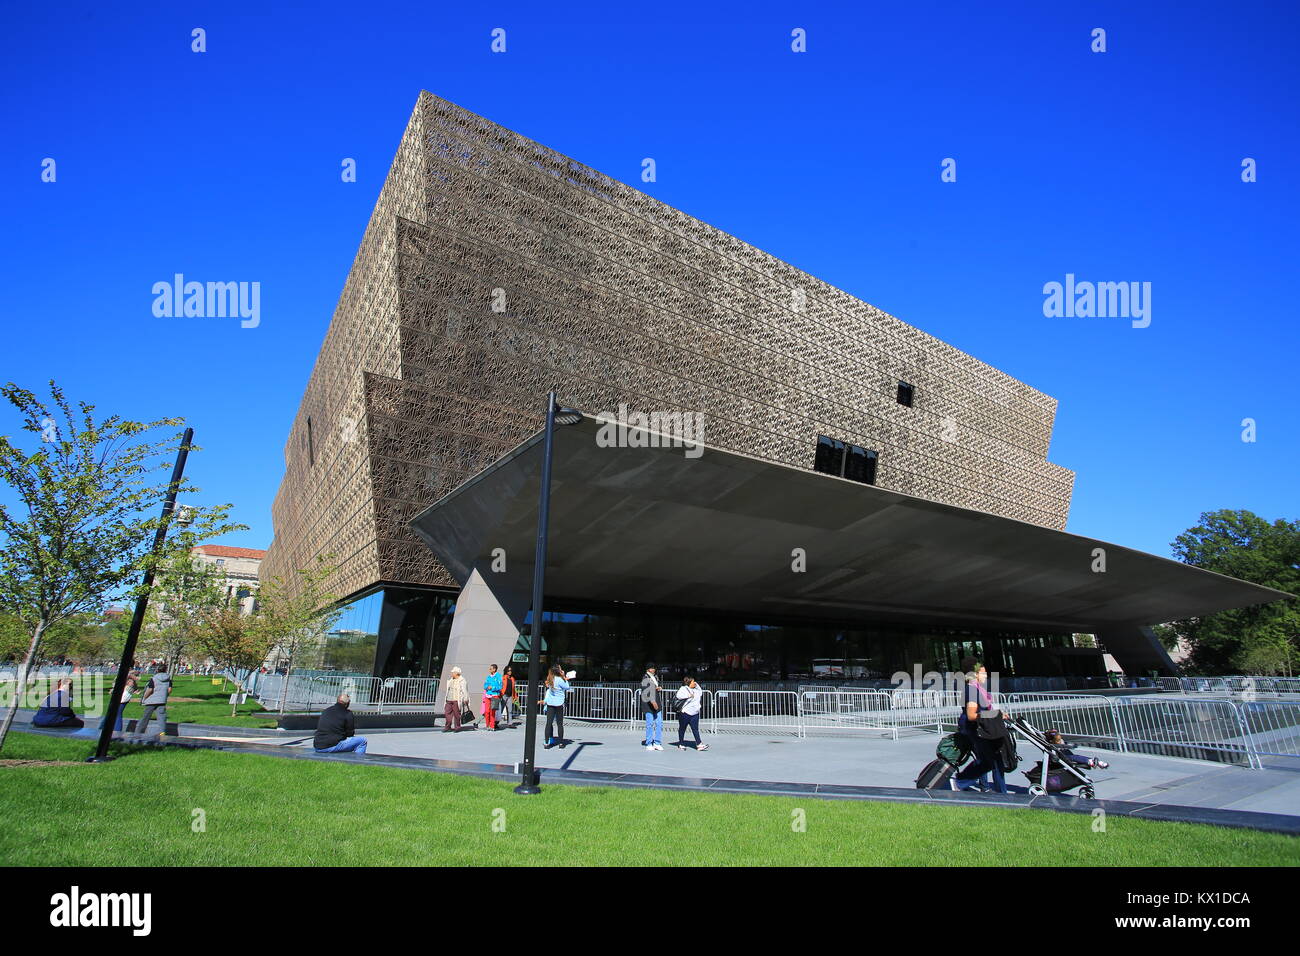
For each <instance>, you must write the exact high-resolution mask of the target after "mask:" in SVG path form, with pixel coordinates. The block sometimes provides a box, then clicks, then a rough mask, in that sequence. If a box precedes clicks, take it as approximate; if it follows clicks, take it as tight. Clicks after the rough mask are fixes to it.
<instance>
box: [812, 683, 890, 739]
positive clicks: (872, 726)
mask: <svg viewBox="0 0 1300 956" xmlns="http://www.w3.org/2000/svg"><path fill="white" fill-rule="evenodd" d="M799 711H800V715H801V717H802V720H803V735H804V736H807V735H808V734H836V733H876V734H883V735H888V736H891V737H893V738H894V739H897V738H898V724H897V723H896V722H895V721H894V719H893V717H894V708H893V701H892V700H891V699H890V695H889V694H887V693H885V692H884V691H881V690H848V691H844V690H836V691H834V692H828V691H824V690H802V691H800V693H799Z"/></svg>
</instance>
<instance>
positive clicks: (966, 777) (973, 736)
mask: <svg viewBox="0 0 1300 956" xmlns="http://www.w3.org/2000/svg"><path fill="white" fill-rule="evenodd" d="M961 667H962V670H963V671H964V672H965V673H966V674H967V678H966V694H965V701H964V703H963V705H962V710H961V713H960V714H959V715H958V716H957V733H959V734H965V735H966V738H967V739H968V740H969V741H970V745H971V753H973V754H974V755H975V759H974V760H972V761H971V762H970V763H969V764H967V766H966V767H964V768H963V769H961V770H959V771H958V772H957V773H956V774H954V775H953V776H952V777H950V778H949V779H950V780H951V781H952V788H953V789H954V790H973V789H975V787H976V786H978V787H979V788H980V789H987V787H988V774H989V772H990V771H992V773H993V790H994V791H995V792H997V793H1006V792H1007V782H1006V774H1005V772H1004V770H1003V767H1002V762H1001V760H1000V759H999V758H998V752H999V751H1000V750H1001V744H1002V741H1001V737H1002V736H1005V735H1006V733H1007V730H1006V727H1005V725H1004V724H1003V722H1004V721H1005V719H1006V716H1007V715H1006V712H1005V711H1002V710H1001V709H999V708H997V707H995V706H994V705H993V697H992V696H991V695H990V694H989V692H988V691H987V690H985V685H986V684H987V683H988V679H989V672H988V670H987V669H986V668H985V667H984V665H983V664H982V663H980V661H978V660H976V659H975V658H973V657H968V658H966V659H965V660H963V661H962V664H961ZM981 725H983V727H984V728H985V732H984V733H981ZM990 730H991V731H992V732H997V731H998V730H1000V731H1001V733H1000V735H998V736H997V737H990V736H986V734H987V733H988V732H989V731H990ZM977 780H978V784H977V783H976V781H977Z"/></svg>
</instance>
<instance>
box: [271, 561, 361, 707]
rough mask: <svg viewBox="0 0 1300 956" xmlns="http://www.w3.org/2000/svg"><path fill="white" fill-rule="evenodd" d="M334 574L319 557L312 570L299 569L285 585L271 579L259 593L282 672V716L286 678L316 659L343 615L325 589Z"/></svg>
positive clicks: (329, 566)
mask: <svg viewBox="0 0 1300 956" xmlns="http://www.w3.org/2000/svg"><path fill="white" fill-rule="evenodd" d="M336 570H337V569H336V568H335V567H334V566H333V565H331V564H330V563H329V559H327V558H325V557H322V556H319V555H318V556H317V558H316V563H315V564H314V565H312V566H311V567H308V568H300V569H299V570H298V572H297V573H296V574H295V575H294V576H293V577H292V578H290V579H289V580H287V581H286V580H283V579H281V578H273V579H271V580H270V581H268V582H266V583H265V584H263V585H262V587H261V589H260V590H259V592H258V605H259V608H260V614H261V616H262V618H263V620H264V622H265V625H264V626H265V627H266V628H267V629H268V630H269V631H270V632H271V634H272V635H273V650H274V651H275V652H276V654H277V657H278V658H279V660H280V662H281V663H282V664H283V666H284V668H285V675H286V680H285V681H284V683H283V690H282V692H281V694H280V713H284V706H285V695H286V694H287V693H288V689H289V681H288V680H287V675H288V674H290V673H291V672H292V671H293V668H294V665H295V664H297V665H298V666H302V664H303V660H304V658H305V657H307V656H308V655H310V656H311V658H312V660H313V662H314V661H315V660H317V659H319V657H320V656H321V653H322V651H323V650H324V647H325V643H326V640H327V635H328V634H329V632H330V631H331V630H333V628H334V625H335V624H337V623H338V619H339V617H340V616H341V615H342V611H341V610H340V609H339V608H338V607H337V599H336V598H335V596H334V595H333V594H331V593H330V592H329V590H328V589H327V588H326V586H325V584H326V582H327V581H328V580H329V579H330V578H331V577H332V576H333V575H334V572H335V571H336Z"/></svg>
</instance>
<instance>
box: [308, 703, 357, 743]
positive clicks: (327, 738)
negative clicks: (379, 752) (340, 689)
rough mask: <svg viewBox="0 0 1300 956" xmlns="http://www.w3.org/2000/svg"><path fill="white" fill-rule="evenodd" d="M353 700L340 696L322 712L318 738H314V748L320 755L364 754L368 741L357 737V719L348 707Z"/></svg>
mask: <svg viewBox="0 0 1300 956" xmlns="http://www.w3.org/2000/svg"><path fill="white" fill-rule="evenodd" d="M351 703H352V698H351V697H349V696H348V695H347V694H339V696H338V698H337V699H336V700H335V701H334V703H332V704H330V706H328V707H326V708H325V709H324V710H322V711H321V714H320V720H319V721H317V723H316V736H315V737H313V738H312V747H313V748H314V749H315V750H316V752H317V753H318V754H350V753H358V754H363V753H365V752H366V745H367V744H368V741H367V740H366V738H365V737H358V736H357V722H356V718H355V717H353V716H352V711H351V710H349V709H348V706H349V705H350V704H351Z"/></svg>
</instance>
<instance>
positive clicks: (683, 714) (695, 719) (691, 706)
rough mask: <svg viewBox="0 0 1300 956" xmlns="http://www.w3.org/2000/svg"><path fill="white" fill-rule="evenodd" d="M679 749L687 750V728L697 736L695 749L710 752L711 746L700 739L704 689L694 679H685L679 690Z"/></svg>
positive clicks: (688, 677)
mask: <svg viewBox="0 0 1300 956" xmlns="http://www.w3.org/2000/svg"><path fill="white" fill-rule="evenodd" d="M677 700H678V701H679V702H680V703H679V704H678V705H677V749H678V750H685V749H686V728H687V727H689V728H690V729H691V733H693V734H694V735H695V749H696V750H708V749H709V745H708V744H706V743H705V742H704V741H702V740H701V739H700V704H701V703H702V702H703V700H704V688H703V687H701V686H700V685H699V684H697V683H696V682H695V678H694V677H690V676H687V677H683V678H682V686H681V687H679V688H677Z"/></svg>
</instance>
